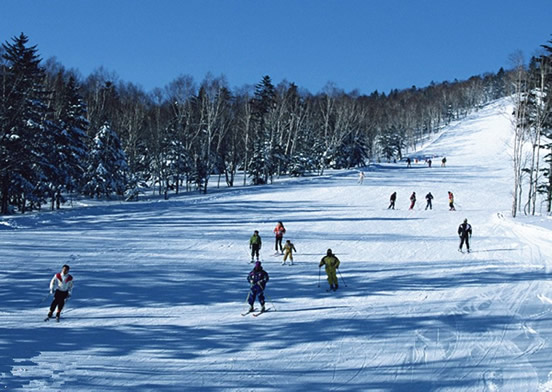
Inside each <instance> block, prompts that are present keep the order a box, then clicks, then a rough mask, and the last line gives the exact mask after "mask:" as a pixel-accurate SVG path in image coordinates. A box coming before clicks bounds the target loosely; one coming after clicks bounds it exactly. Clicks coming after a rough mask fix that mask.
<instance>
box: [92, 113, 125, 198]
mask: <svg viewBox="0 0 552 392" xmlns="http://www.w3.org/2000/svg"><path fill="white" fill-rule="evenodd" d="M127 172H128V165H127V162H126V155H125V152H124V151H123V148H122V146H121V141H120V140H119V137H118V136H117V133H116V132H115V131H114V130H112V129H111V127H110V126H109V124H108V123H105V124H104V125H103V126H102V127H101V128H100V129H99V131H98V133H97V134H96V136H95V137H94V140H93V141H92V146H91V148H90V152H89V157H88V167H87V169H86V174H85V184H84V186H83V193H84V194H85V195H88V196H92V197H97V198H100V197H102V196H106V197H109V196H110V195H111V194H112V193H116V194H117V195H119V196H122V195H123V194H124V192H125V190H126V187H127V174H128V173H127Z"/></svg>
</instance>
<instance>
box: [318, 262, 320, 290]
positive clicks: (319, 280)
mask: <svg viewBox="0 0 552 392" xmlns="http://www.w3.org/2000/svg"><path fill="white" fill-rule="evenodd" d="M318 287H320V267H318Z"/></svg>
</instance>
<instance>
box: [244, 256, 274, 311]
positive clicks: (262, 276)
mask: <svg viewBox="0 0 552 392" xmlns="http://www.w3.org/2000/svg"><path fill="white" fill-rule="evenodd" d="M268 279H269V277H268V273H267V272H266V271H265V270H263V267H262V266H261V262H260V261H257V262H256V263H255V267H254V268H253V270H252V271H251V272H250V273H249V275H247V281H248V282H249V284H250V285H251V287H250V289H249V295H248V296H247V302H248V303H249V312H253V311H254V310H255V309H254V307H253V304H254V303H255V298H256V297H257V296H259V303H260V304H261V312H264V311H265V310H266V309H265V297H264V289H265V287H266V283H267V282H268Z"/></svg>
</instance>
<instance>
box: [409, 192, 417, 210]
mask: <svg viewBox="0 0 552 392" xmlns="http://www.w3.org/2000/svg"><path fill="white" fill-rule="evenodd" d="M414 204H416V192H412V194H411V195H410V208H409V210H412V209H414Z"/></svg>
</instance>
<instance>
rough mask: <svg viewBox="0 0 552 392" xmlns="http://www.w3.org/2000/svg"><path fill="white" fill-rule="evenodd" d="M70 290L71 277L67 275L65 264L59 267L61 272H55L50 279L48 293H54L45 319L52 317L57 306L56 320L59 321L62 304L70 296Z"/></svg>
mask: <svg viewBox="0 0 552 392" xmlns="http://www.w3.org/2000/svg"><path fill="white" fill-rule="evenodd" d="M54 290H55V291H54ZM72 291H73V277H72V276H71V275H69V266H68V265H67V264H65V265H64V266H63V267H61V272H59V273H57V274H55V275H54V277H53V278H52V280H51V281H50V294H53V295H54V300H53V301H52V303H51V304H50V311H49V312H48V317H46V320H48V319H50V318H51V317H52V315H53V314H54V310H55V309H56V306H57V313H56V320H57V321H59V318H60V316H61V311H62V309H63V306H64V305H65V302H66V301H67V300H68V299H69V297H71V293H72Z"/></svg>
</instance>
